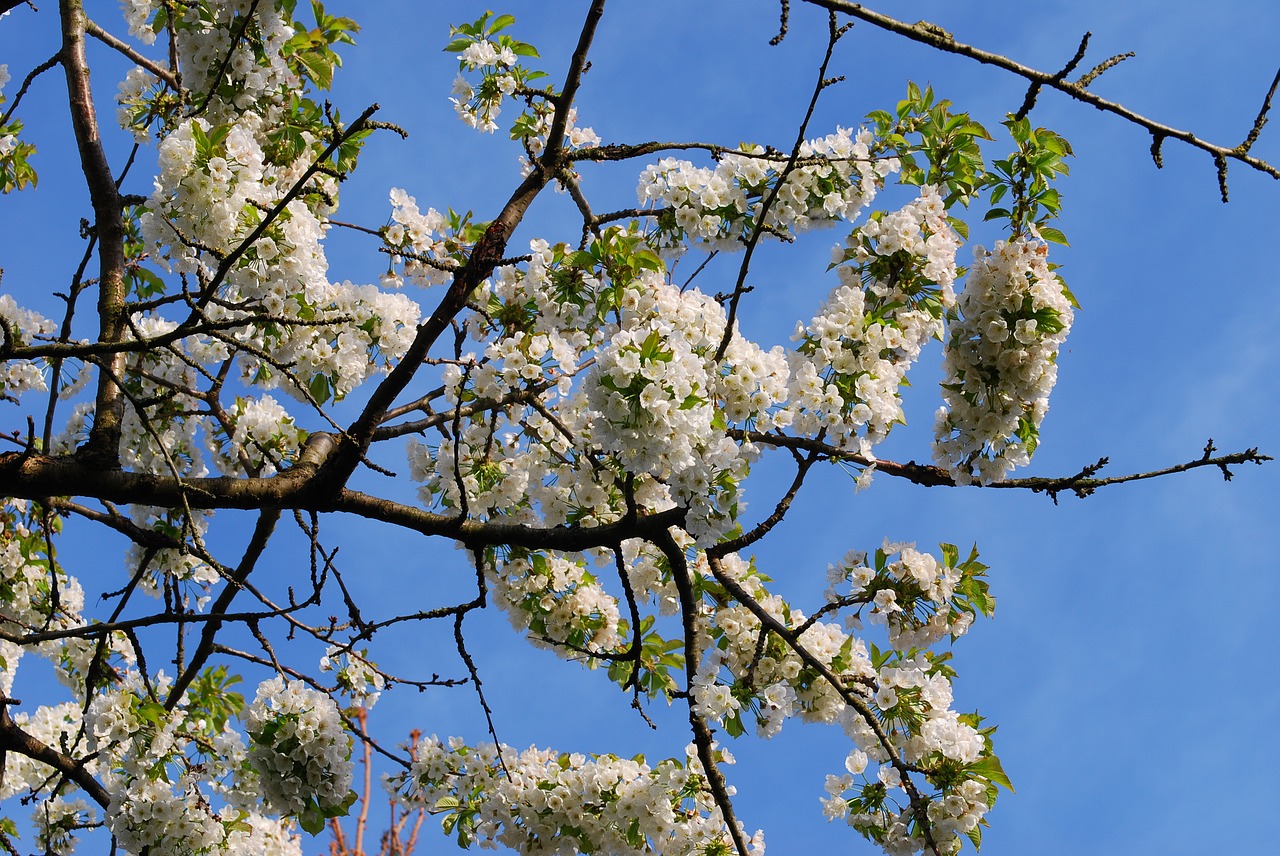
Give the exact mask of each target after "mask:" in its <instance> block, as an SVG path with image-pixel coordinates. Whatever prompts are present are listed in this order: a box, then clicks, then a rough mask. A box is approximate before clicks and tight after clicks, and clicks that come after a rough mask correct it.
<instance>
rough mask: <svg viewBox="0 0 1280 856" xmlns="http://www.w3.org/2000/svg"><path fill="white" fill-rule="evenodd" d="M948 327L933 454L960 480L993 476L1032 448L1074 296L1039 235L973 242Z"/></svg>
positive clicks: (1054, 378) (997, 478)
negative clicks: (989, 244)
mask: <svg viewBox="0 0 1280 856" xmlns="http://www.w3.org/2000/svg"><path fill="white" fill-rule="evenodd" d="M958 310H959V311H958V315H957V317H956V319H955V320H954V321H952V322H951V324H950V325H949V327H948V330H947V350H946V363H945V365H944V366H943V369H944V371H945V372H946V375H947V377H946V379H945V380H944V381H943V382H942V391H943V398H944V400H945V401H946V406H945V407H943V408H941V409H940V410H939V411H938V417H937V424H936V428H935V433H936V435H937V441H936V442H935V444H934V458H935V460H937V461H938V463H940V464H942V465H943V466H945V467H947V468H948V469H949V470H951V472H952V474H953V475H954V476H955V477H956V478H957V479H958V480H961V481H966V482H967V481H968V480H970V479H977V480H978V481H980V482H982V483H984V484H985V483H988V482H993V481H1000V480H1001V479H1003V478H1004V477H1005V475H1006V474H1007V473H1008V472H1009V471H1010V470H1012V469H1013V468H1014V467H1017V466H1021V465H1023V464H1026V463H1027V461H1028V459H1029V458H1030V457H1031V453H1032V452H1034V451H1035V447H1036V444H1037V442H1038V437H1039V429H1040V423H1041V421H1042V420H1043V419H1044V416H1045V413H1046V412H1048V410H1049V392H1050V391H1051V390H1052V389H1053V385H1054V383H1055V382H1056V381H1057V378H1058V367H1057V363H1056V360H1057V356H1058V348H1059V346H1061V344H1062V343H1063V342H1064V341H1065V340H1066V338H1067V333H1068V332H1069V331H1070V329H1071V322H1072V319H1073V312H1072V306H1071V298H1070V297H1069V296H1068V292H1067V291H1066V290H1065V287H1064V286H1063V283H1062V280H1061V279H1060V278H1059V277H1058V276H1056V275H1055V274H1054V273H1053V272H1052V270H1051V268H1050V267H1049V263H1048V247H1047V245H1046V244H1045V243H1043V242H1042V241H1036V240H1030V239H1027V238H1019V239H1017V240H1014V241H1010V242H1007V243H1006V242H1004V241H1000V242H998V243H997V244H996V246H995V248H994V249H993V250H991V251H990V252H988V251H986V250H984V249H983V248H982V247H978V248H976V249H975V250H974V263H973V267H972V268H971V269H970V271H969V281H968V285H967V286H966V287H965V290H964V293H963V294H962V295H961V297H960V303H959V306H958Z"/></svg>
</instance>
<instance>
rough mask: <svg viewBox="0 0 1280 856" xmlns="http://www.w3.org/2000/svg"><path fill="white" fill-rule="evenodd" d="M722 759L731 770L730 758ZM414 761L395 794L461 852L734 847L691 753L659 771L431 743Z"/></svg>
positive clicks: (621, 854) (637, 762)
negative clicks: (450, 836) (422, 812)
mask: <svg viewBox="0 0 1280 856" xmlns="http://www.w3.org/2000/svg"><path fill="white" fill-rule="evenodd" d="M717 756H718V758H717V760H718V762H719V763H721V764H728V763H732V760H733V759H732V757H731V756H730V755H729V753H728V752H725V751H723V750H720V751H718V752H717ZM413 757H414V761H413V764H412V766H411V767H410V769H409V771H408V772H407V773H402V774H400V775H398V776H396V777H394V778H392V779H390V780H389V781H388V785H389V787H391V788H392V789H393V793H395V794H396V795H397V796H398V797H399V798H400V799H401V800H402V801H403V803H404V804H405V805H406V806H407V807H411V808H412V807H417V806H424V807H426V808H427V809H429V810H434V811H439V812H444V813H445V817H444V826H445V831H446V832H452V833H454V834H456V836H457V840H458V843H459V844H460V845H463V846H469V845H470V844H472V843H473V842H478V843H479V845H480V846H481V847H494V846H495V845H498V844H501V845H503V846H505V847H509V848H511V849H513V850H515V851H517V852H520V853H613V854H618V856H628V855H629V854H637V856H639V854H649V853H656V854H672V856H675V854H681V856H683V854H689V853H712V852H729V850H730V849H731V848H732V846H733V845H732V841H731V839H730V836H729V832H728V830H727V829H726V827H725V822H724V819H723V817H722V816H721V813H720V809H719V808H718V807H717V806H716V805H715V801H714V799H713V798H712V795H711V792H710V790H709V789H708V787H707V785H706V775H705V772H704V771H703V768H702V764H701V763H700V762H699V761H698V758H697V756H696V749H695V748H694V747H693V746H692V745H690V746H689V747H688V749H687V750H686V757H685V759H684V761H683V762H682V761H679V760H675V759H669V760H666V761H663V762H661V763H659V764H658V765H656V766H653V767H651V766H650V765H649V764H647V763H646V762H645V760H644V757H643V756H637V757H636V758H633V759H630V760H628V759H624V758H618V757H617V756H614V755H598V756H593V757H590V758H588V757H586V756H584V755H579V754H561V753H557V752H553V751H550V750H545V749H537V748H530V749H526V750H525V751H523V752H520V751H517V750H515V749H512V748H511V747H509V746H505V745H504V746H501V747H497V746H494V745H493V744H482V745H480V746H476V747H468V746H465V745H463V744H462V743H461V742H460V741H458V740H453V739H451V740H450V741H448V743H447V744H446V743H445V742H443V741H441V740H439V739H438V738H436V737H435V736H434V735H432V736H431V737H428V738H426V739H424V740H420V741H418V743H417V744H415V746H414V747H413ZM730 790H731V791H732V789H730ZM750 841H751V849H752V853H755V854H760V853H763V852H764V835H763V833H760V832H757V833H756V834H755V836H753V837H752V838H751V839H750Z"/></svg>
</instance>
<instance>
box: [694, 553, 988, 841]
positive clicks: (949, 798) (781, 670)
mask: <svg viewBox="0 0 1280 856" xmlns="http://www.w3.org/2000/svg"><path fill="white" fill-rule="evenodd" d="M942 551H943V559H942V561H939V560H938V559H936V558H935V557H933V556H930V555H928V554H925V553H922V552H920V551H917V550H916V549H915V548H914V546H913V545H910V544H889V543H886V544H885V545H884V547H883V548H882V549H881V550H878V551H877V552H876V554H875V561H874V562H873V563H872V565H871V566H868V565H867V563H866V556H865V555H864V554H860V553H851V554H850V555H848V556H846V557H845V559H844V560H843V561H842V562H841V563H839V564H837V565H834V566H832V568H831V570H830V572H829V577H830V579H831V580H832V583H833V588H832V590H831V592H830V593H829V595H828V597H829V604H830V605H831V607H838V608H842V609H846V608H854V609H855V612H854V614H853V616H852V617H851V620H852V621H853V623H854V624H857V623H858V622H857V619H858V617H859V616H860V615H861V613H862V611H863V610H864V609H866V610H867V611H868V618H869V619H870V620H871V621H872V622H874V623H880V624H886V625H888V628H889V632H890V643H891V645H892V646H893V649H891V650H889V651H879V650H878V649H872V650H871V651H869V650H868V647H867V645H866V643H865V642H864V641H863V640H861V639H859V638H856V637H854V636H850V635H848V634H847V633H846V632H844V631H843V630H842V629H840V627H838V626H837V625H836V624H834V623H832V622H829V621H825V620H822V619H821V618H820V617H819V616H814V617H813V618H811V619H806V617H805V616H804V615H803V614H802V613H800V612H799V611H798V610H796V609H794V608H793V607H790V606H789V605H788V604H787V603H786V602H785V601H783V600H782V599H781V598H779V597H777V596H776V595H772V594H770V593H769V592H768V591H767V589H766V588H765V587H764V582H765V580H764V577H763V576H762V575H761V574H760V573H759V571H757V570H756V569H755V568H754V566H752V565H751V564H750V563H748V562H746V561H744V560H742V559H740V558H738V557H737V556H733V555H730V556H726V557H725V558H724V559H723V560H721V564H720V571H721V573H722V574H724V575H726V576H729V577H731V578H732V579H734V580H735V581H736V582H737V583H738V584H739V585H742V586H743V587H744V588H746V589H747V590H748V591H749V592H751V593H752V594H753V596H754V597H755V599H756V601H757V602H758V603H759V604H760V605H761V606H762V607H763V608H764V609H765V610H766V611H767V612H768V613H769V614H770V615H772V616H773V617H774V618H775V619H777V620H778V621H779V622H780V623H782V624H783V625H785V626H790V627H792V628H800V629H801V630H800V632H798V634H797V635H798V638H797V640H796V641H797V643H798V644H799V646H801V647H802V648H803V650H805V651H806V652H807V653H808V655H809V657H810V658H812V660H807V659H801V657H800V656H799V655H798V654H797V653H796V650H795V648H794V647H792V646H790V645H787V644H784V642H783V641H782V640H780V639H779V638H778V637H777V636H776V635H773V634H766V635H765V636H764V637H762V635H761V633H762V629H761V624H760V620H759V618H758V617H757V616H756V615H754V614H753V613H752V612H751V611H750V610H748V609H746V608H745V607H743V606H741V605H736V604H735V605H731V606H724V605H721V603H722V600H723V599H722V597H720V596H718V594H717V589H716V588H715V586H714V584H713V583H712V582H710V581H708V582H707V583H704V585H707V586H710V589H709V595H711V596H710V597H708V598H707V600H706V603H705V610H706V612H707V615H706V622H705V623H706V626H707V627H708V628H710V629H709V642H710V644H709V645H708V646H707V651H708V653H707V654H706V655H705V656H704V659H703V660H702V662H701V663H700V664H699V669H698V673H697V678H696V680H695V684H694V688H693V690H692V694H693V698H694V699H695V701H696V705H697V710H698V712H700V713H701V714H703V715H704V716H706V717H708V719H709V720H710V721H713V722H716V723H719V724H721V725H723V726H724V727H725V729H726V730H727V731H728V733H730V734H741V733H742V732H743V731H744V728H745V724H744V723H745V720H747V719H748V717H750V718H752V719H754V720H755V723H756V732H757V734H758V735H759V736H762V737H770V736H772V735H774V734H776V733H777V732H778V731H779V730H780V729H781V727H782V724H783V722H784V721H785V720H786V719H787V718H789V717H791V716H800V717H801V718H803V719H804V720H805V721H808V722H828V723H839V724H841V725H842V727H843V728H844V730H845V732H846V734H847V735H848V736H849V738H850V739H851V740H852V741H853V743H854V746H855V749H854V750H853V752H852V753H851V754H850V758H849V763H848V771H849V773H850V775H848V776H841V777H835V776H833V777H830V778H829V779H828V782H827V791H828V798H827V799H826V801H825V812H826V814H827V817H828V818H832V819H834V818H845V819H846V820H847V821H848V822H849V823H850V825H852V826H854V827H855V828H857V829H858V830H859V831H860V832H862V833H863V834H864V835H867V836H868V837H869V838H871V839H873V840H875V841H877V842H879V843H881V844H882V845H883V846H884V847H885V848H886V850H887V851H888V852H890V853H914V852H919V851H920V850H922V849H924V846H925V841H924V838H923V835H922V833H921V831H920V827H919V826H918V824H914V823H913V821H912V812H913V811H914V809H913V808H912V805H911V799H910V797H909V795H908V793H907V792H906V790H905V787H906V786H905V785H904V784H903V782H902V779H901V775H902V772H903V770H904V769H905V767H904V765H908V766H911V767H914V768H921V769H924V770H926V771H929V780H930V782H931V783H932V784H933V785H934V787H935V789H936V791H935V792H933V793H924V794H922V797H923V798H924V799H925V800H926V801H927V803H928V806H929V808H928V811H929V817H930V819H931V820H935V819H936V821H937V822H936V823H931V825H930V830H931V834H932V836H933V839H934V841H935V842H936V843H938V844H939V846H940V847H941V848H942V852H953V851H955V850H956V849H958V848H959V843H960V842H959V836H960V835H961V834H967V833H969V832H971V831H972V830H973V829H975V828H976V827H977V825H978V824H980V823H981V821H982V818H983V815H984V814H985V813H986V811H987V810H988V809H989V808H990V805H991V803H993V802H994V799H995V796H994V790H995V782H996V781H1000V782H1002V783H1003V782H1004V781H1005V780H1004V774H1003V771H1002V770H1000V768H999V762H998V761H996V760H995V758H994V756H993V755H992V754H991V747H990V742H989V740H988V739H987V738H986V736H985V733H984V732H982V731H981V730H980V729H979V728H978V721H977V718H976V717H975V716H973V715H967V714H958V713H956V712H955V711H954V710H952V709H951V703H952V691H951V681H950V678H951V676H952V675H953V674H954V673H953V672H952V671H951V670H950V668H949V667H948V666H947V665H946V663H947V660H948V659H949V658H950V655H949V654H942V653H935V652H933V651H930V650H927V648H926V646H928V645H930V644H932V643H934V642H936V641H939V640H940V639H941V638H942V637H943V636H946V635H950V636H951V637H952V638H955V637H956V636H959V635H961V634H963V633H964V632H965V631H966V630H967V629H968V627H969V624H970V623H971V622H972V620H973V618H974V617H975V615H978V614H986V615H989V614H990V613H991V611H992V609H993V607H994V600H992V599H991V598H990V596H989V594H988V593H987V586H986V583H985V581H984V579H983V577H984V573H985V570H986V568H985V566H984V565H982V564H981V563H979V562H978V561H977V555H976V553H974V554H972V555H970V557H969V558H968V559H967V560H965V561H963V562H962V561H960V557H959V553H958V551H957V550H956V549H955V548H954V547H952V546H950V545H943V548H942ZM702 573H703V575H704V576H706V573H707V572H706V571H705V570H704V571H703V572H702ZM762 639H763V641H762ZM812 661H816V662H817V663H820V664H821V665H822V667H823V668H825V669H827V670H829V671H830V672H831V673H833V674H834V675H835V676H836V679H837V680H836V683H834V684H833V683H832V682H831V681H829V680H826V679H824V678H822V677H820V676H819V675H818V674H817V672H816V670H815V666H814V662H812ZM841 688H843V690H842V689H841ZM869 763H874V764H875V765H878V766H877V767H875V768H872V770H871V772H869V773H868V772H867V771H868V764H869ZM858 776H860V777H861V784H856V781H857V780H856V779H855V777H858ZM917 788H918V786H917ZM958 806H963V810H959V809H958V808H957V807H958Z"/></svg>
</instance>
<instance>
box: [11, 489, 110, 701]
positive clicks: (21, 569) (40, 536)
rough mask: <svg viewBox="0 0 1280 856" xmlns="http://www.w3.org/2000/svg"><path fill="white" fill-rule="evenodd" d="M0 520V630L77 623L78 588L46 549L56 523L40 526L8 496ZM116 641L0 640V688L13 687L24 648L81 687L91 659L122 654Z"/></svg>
mask: <svg viewBox="0 0 1280 856" xmlns="http://www.w3.org/2000/svg"><path fill="white" fill-rule="evenodd" d="M0 522H3V530H2V531H0V629H2V630H4V631H5V632H6V633H10V634H22V633H30V632H41V631H55V632H56V631H65V630H72V629H74V628H77V627H83V626H84V625H85V623H86V621H85V618H84V615H83V610H84V588H83V587H82V586H81V585H80V582H79V581H78V580H77V579H76V578H75V577H73V576H71V575H69V574H67V573H66V571H64V570H63V568H62V567H61V565H59V563H58V562H57V560H56V555H51V553H50V546H49V538H50V537H52V536H54V535H56V534H57V532H58V531H59V530H60V529H61V522H60V521H59V520H58V519H57V518H52V519H51V520H50V521H49V523H48V529H46V527H45V522H44V521H42V520H41V519H40V517H39V515H38V514H37V513H36V512H35V510H34V509H33V507H32V506H31V505H29V504H28V503H27V502H26V501H24V500H10V501H9V502H8V503H6V504H5V505H4V506H3V507H2V508H0ZM119 642H120V639H119V637H118V636H115V635H111V636H108V637H107V640H106V643H105V645H104V647H103V650H102V651H101V652H98V651H97V645H96V644H95V643H94V641H93V640H89V639H80V638H76V637H74V636H73V637H69V638H66V639H56V638H55V639H48V640H45V641H41V642H36V643H34V644H24V645H19V644H17V643H14V642H10V641H8V640H4V639H0V692H3V693H4V694H5V695H6V696H7V695H8V694H9V693H10V691H11V690H12V689H13V681H14V676H15V674H16V673H17V669H18V663H19V661H20V660H21V659H22V657H23V655H24V653H26V652H28V651H30V652H33V653H35V654H37V655H38V656H40V657H43V658H44V659H46V660H48V661H50V662H51V663H52V664H53V666H54V668H55V670H56V674H57V676H58V678H59V680H60V681H62V682H63V683H64V684H66V685H67V686H70V687H75V686H76V685H77V684H81V685H83V682H84V679H85V675H86V674H87V672H88V669H89V665H90V663H91V662H92V661H93V659H94V658H95V657H99V658H103V659H104V661H106V660H111V659H115V658H116V657H118V656H120V655H121V654H123V653H126V649H120V648H118V647H117V645H118V643H119Z"/></svg>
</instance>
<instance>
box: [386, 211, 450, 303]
mask: <svg viewBox="0 0 1280 856" xmlns="http://www.w3.org/2000/svg"><path fill="white" fill-rule="evenodd" d="M448 225H449V224H448V221H447V220H446V219H445V218H444V216H443V215H442V214H440V212H438V211H436V209H434V208H428V209H427V212H426V213H425V214H424V213H422V211H421V209H419V208H418V201H417V200H416V199H414V198H413V197H412V196H410V195H409V194H408V193H406V192H405V191H404V190H402V189H401V188H399V187H393V188H391V225H390V226H388V227H387V228H386V229H384V230H383V233H382V236H383V240H385V241H386V243H387V246H388V247H391V248H392V249H397V250H401V251H403V252H404V253H405V255H404V257H403V264H404V277H405V279H408V280H409V282H411V283H413V284H414V285H422V286H427V285H439V284H441V283H445V282H448V281H449V280H450V278H452V276H453V273H452V270H453V268H454V267H455V265H456V264H457V262H455V261H454V260H453V259H452V258H450V256H451V249H456V247H453V248H451V247H450V246H449V243H448V242H447V241H446V240H445V239H444V233H445V231H446V230H447V229H448ZM396 262H397V257H393V258H392V264H393V265H394V264H395V263H396ZM383 281H384V283H387V284H390V285H392V286H396V285H399V284H401V283H402V281H401V279H400V278H399V277H398V276H396V275H394V274H392V275H391V276H390V277H388V278H384V280H383Z"/></svg>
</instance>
